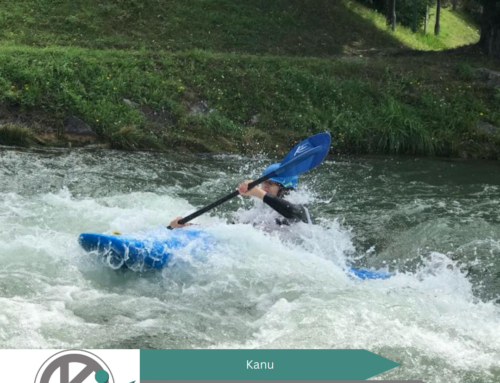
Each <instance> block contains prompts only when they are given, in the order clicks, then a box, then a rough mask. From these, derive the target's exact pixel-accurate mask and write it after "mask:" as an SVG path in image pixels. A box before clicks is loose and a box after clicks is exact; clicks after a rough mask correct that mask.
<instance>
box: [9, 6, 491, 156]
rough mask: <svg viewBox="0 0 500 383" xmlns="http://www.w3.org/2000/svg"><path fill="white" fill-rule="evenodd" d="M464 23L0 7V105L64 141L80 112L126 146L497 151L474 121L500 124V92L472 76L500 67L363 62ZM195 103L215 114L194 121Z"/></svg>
mask: <svg viewBox="0 0 500 383" xmlns="http://www.w3.org/2000/svg"><path fill="white" fill-rule="evenodd" d="M468 25H469V24H468V23H467V20H466V19H465V18H464V17H463V15H460V14H455V13H451V12H449V11H448V10H444V11H443V21H442V34H441V35H440V36H439V37H435V36H433V35H432V34H428V35H426V36H424V35H423V34H421V33H420V34H419V33H417V34H412V33H411V32H410V31H409V30H408V29H406V28H403V27H398V30H397V32H396V33H395V34H393V33H392V32H390V31H389V30H388V28H387V26H386V25H385V20H384V19H383V17H382V16H381V15H380V14H377V13H375V11H373V10H370V9H368V8H366V7H364V6H361V5H359V4H358V3H355V2H353V1H349V0H342V1H330V0H275V1H269V0H251V1H248V0H190V1H189V2H187V1H180V0H102V1H99V2H95V1H93V0H72V1H66V0H55V1H54V0H18V1H12V2H4V4H2V7H1V8H0V26H1V28H0V41H1V44H0V68H1V71H0V107H1V110H2V113H3V114H4V115H6V116H9V114H15V115H23V114H24V115H25V116H24V117H25V119H26V117H28V119H29V116H33V115H34V116H41V117H40V119H41V122H42V123H43V125H44V126H45V127H46V128H51V127H53V128H54V129H56V130H57V132H56V134H54V136H55V137H58V138H59V139H61V138H64V134H63V129H62V128H63V126H62V125H63V124H62V121H64V119H65V117H67V116H69V115H74V116H77V117H79V118H81V119H82V120H83V121H85V122H86V123H87V124H88V125H90V126H91V128H92V129H93V131H94V132H96V133H97V134H98V136H99V138H100V140H102V141H104V142H108V143H109V145H110V146H111V147H113V148H117V149H124V150H136V149H146V148H153V149H163V148H167V147H172V148H178V147H179V146H183V147H188V148H191V149H192V150H196V151H238V152H241V151H260V150H266V151H271V152H272V151H278V152H283V151H286V150H287V149H288V148H289V146H290V145H291V144H293V143H294V142H296V141H297V140H299V139H301V138H303V137H304V136H306V135H309V134H311V133H314V132H318V131H323V130H328V131H330V132H331V133H332V135H333V138H334V147H335V149H336V150H338V151H342V152H358V153H359V152H363V153H414V154H427V155H464V154H467V155H473V156H483V157H495V156H498V152H499V150H500V149H499V145H498V142H499V141H498V140H499V138H498V137H491V136H488V135H485V134H483V133H480V132H479V131H478V130H477V128H476V125H477V123H478V122H479V121H486V122H489V123H492V124H497V125H499V124H500V116H499V111H498V109H499V108H498V107H497V105H498V98H499V97H500V96H499V94H498V91H496V90H492V89H488V88H485V87H483V86H481V84H480V83H479V82H478V80H477V79H476V78H475V74H474V73H475V72H474V68H476V67H478V66H490V67H494V64H491V63H490V62H487V61H485V59H483V58H480V57H469V56H465V55H462V56H461V55H460V54H459V53H453V52H451V53H433V54H432V56H430V55H421V56H412V55H409V56H399V57H385V58H384V57H366V55H364V54H363V55H362V56H365V57H359V56H360V53H361V52H364V51H369V50H371V49H377V50H387V49H391V50H393V49H396V50H397V49H399V48H401V47H404V46H407V47H413V48H418V49H422V50H433V49H437V50H439V49H442V48H447V47H453V46H456V45H457V44H466V43H469V42H472V41H474V40H475V39H477V31H476V30H475V28H474V27H469V26H468ZM470 25H472V24H470ZM451 31H453V33H451ZM346 53H347V54H353V56H343V55H344V54H346ZM451 62H453V63H455V64H454V65H450V63H451ZM124 100H129V101H131V102H132V104H131V103H130V102H129V101H127V102H125V101H124ZM201 101H203V102H206V104H207V105H208V106H209V108H210V109H211V113H209V114H206V115H193V114H192V113H190V110H191V108H192V107H193V105H195V104H197V103H200V102H201ZM131 105H132V106H131ZM133 105H135V106H133ZM63 142H64V141H63ZM484 148H486V149H484Z"/></svg>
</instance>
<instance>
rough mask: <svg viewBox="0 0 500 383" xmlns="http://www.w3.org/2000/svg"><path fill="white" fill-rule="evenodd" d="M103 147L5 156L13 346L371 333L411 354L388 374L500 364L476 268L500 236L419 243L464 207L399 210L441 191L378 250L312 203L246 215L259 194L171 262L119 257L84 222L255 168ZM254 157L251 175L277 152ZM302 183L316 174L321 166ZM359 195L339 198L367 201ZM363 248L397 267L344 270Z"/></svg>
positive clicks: (306, 194) (499, 346) (494, 320)
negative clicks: (266, 225)
mask: <svg viewBox="0 0 500 383" xmlns="http://www.w3.org/2000/svg"><path fill="white" fill-rule="evenodd" d="M129 156H130V157H129ZM103 158H106V155H105V154H102V153H97V154H92V153H86V152H83V153H71V154H68V155H67V156H66V155H63V156H62V157H61V155H58V156H50V155H47V154H43V155H40V156H38V155H36V154H34V153H30V152H28V153H16V152H7V153H6V154H4V155H3V156H2V157H0V163H1V164H4V165H5V167H4V171H3V173H2V177H7V178H3V179H6V180H8V182H9V183H8V184H3V185H1V186H0V307H1V308H2V309H1V310H0V347H1V348H38V347H42V348H113V347H116V348H127V347H130V348H148V347H158V348H170V347H172V348H186V347H210V348H364V349H368V350H370V351H373V352H376V353H379V354H381V355H383V356H385V357H387V358H389V359H392V360H395V361H397V362H398V363H401V364H402V366H401V367H398V368H397V369H395V370H393V371H391V372H388V373H386V374H383V375H382V376H381V377H383V378H385V379H422V380H424V381H426V382H436V383H437V382H469V381H470V382H473V381H481V382H490V383H493V382H497V381H499V380H500V331H499V329H500V309H499V306H498V305H497V304H495V303H494V301H493V300H488V299H483V298H482V297H481V296H479V295H478V294H477V289H476V285H475V284H474V279H473V278H472V279H471V277H470V276H469V274H468V273H469V272H470V270H469V269H470V267H478V266H477V265H480V266H481V267H484V266H485V265H488V264H489V263H491V262H493V266H491V267H496V266H495V265H496V263H494V262H495V260H492V259H490V260H487V263H484V262H483V259H485V258H482V257H480V256H479V255H478V254H477V251H478V250H477V249H478V248H481V246H483V247H485V246H486V248H487V249H488V251H490V250H491V251H493V252H494V251H497V252H498V243H499V242H498V240H497V239H495V238H494V237H491V238H490V239H489V240H486V239H481V238H478V236H479V234H474V233H476V232H475V231H471V234H470V237H471V238H470V241H469V239H467V240H468V241H469V242H466V243H461V244H459V246H458V249H459V250H456V251H454V252H453V253H451V252H450V253H446V252H443V251H440V249H437V248H435V249H430V250H429V251H419V252H418V251H417V252H416V251H415V248H418V246H416V247H413V245H412V238H413V239H415V238H418V240H417V242H418V241H423V239H422V238H424V237H425V235H427V234H425V233H430V232H432V230H427V229H426V228H425V227H426V226H425V225H434V226H433V230H438V231H439V230H441V231H440V232H441V233H445V232H447V230H448V228H449V225H450V222H449V221H446V220H445V218H444V214H449V215H454V214H458V215H460V216H461V217H463V214H464V212H463V211H458V210H457V205H453V203H451V202H450V201H448V200H446V201H441V202H444V206H441V205H442V204H440V203H439V201H438V202H433V201H430V200H429V199H426V200H425V201H421V202H418V203H416V204H414V205H413V204H412V203H410V202H408V201H400V202H401V203H399V204H398V205H397V207H396V208H394V210H391V214H392V215H391V217H388V218H385V219H386V220H387V222H390V221H391V220H399V219H400V218H398V217H405V218H404V219H408V217H415V219H417V220H418V219H420V218H419V217H421V216H422V215H423V214H428V213H427V209H429V206H435V207H441V209H442V210H443V211H442V213H440V214H442V215H441V216H440V218H439V219H440V220H441V221H439V220H438V221H427V222H413V223H412V225H411V227H409V228H408V229H406V230H404V231H399V232H396V234H391V236H388V237H384V238H387V241H388V243H389V245H388V246H385V247H384V248H382V249H380V250H379V248H380V247H381V246H380V245H379V244H378V243H375V244H373V246H371V247H370V248H369V249H366V250H363V249H362V248H360V247H359V245H356V243H357V241H359V240H358V236H359V233H358V232H357V228H356V227H355V226H349V225H347V224H346V222H345V221H342V217H336V215H339V214H335V215H333V216H332V215H329V214H328V212H326V211H325V212H324V213H323V215H321V214H320V213H319V212H318V211H316V212H315V213H316V215H317V216H318V215H320V216H321V218H322V219H321V220H320V222H321V224H320V225H315V226H313V227H310V226H308V225H302V224H300V225H296V226H293V227H290V228H285V230H271V231H266V230H261V229H260V228H259V226H258V225H257V226H255V227H254V226H253V225H252V224H251V223H241V222H252V221H253V222H255V221H256V220H257V221H260V220H262V210H259V209H261V208H260V207H257V208H254V209H253V210H250V211H249V210H247V209H248V208H249V207H251V203H249V202H248V201H246V200H245V201H243V200H241V201H235V202H234V203H233V206H232V207H231V208H230V209H229V208H228V211H227V212H226V213H222V214H217V215H212V216H209V215H204V216H202V217H200V219H198V220H197V222H198V223H200V224H201V225H203V227H205V228H206V230H207V231H208V232H209V233H210V234H211V235H212V236H213V237H214V238H215V239H216V243H215V245H214V247H213V248H212V249H211V250H210V254H208V255H207V257H201V258H200V257H193V256H191V255H190V254H189V251H187V252H185V253H180V254H177V261H176V262H173V265H172V267H169V268H167V269H164V270H163V271H162V272H157V273H144V274H140V273H133V272H123V271H114V270H111V269H110V268H106V267H104V266H103V264H102V263H101V262H100V261H99V260H98V259H96V258H94V257H91V256H89V255H88V254H86V253H85V252H83V250H82V249H80V248H79V246H78V243H77V241H76V239H77V237H78V234H79V233H80V232H84V231H95V232H109V231H111V230H119V231H121V232H122V233H131V232H136V231H140V230H145V229H149V228H155V227H158V225H162V224H168V223H169V222H170V220H171V219H172V218H173V217H174V216H176V215H185V214H187V213H189V212H192V211H194V210H195V205H194V204H196V206H200V205H202V204H203V201H204V200H205V197H206V195H204V193H206V190H207V189H208V188H215V189H217V190H218V191H221V190H226V189H229V190H230V189H231V188H232V187H234V185H236V184H237V182H238V181H239V180H241V179H242V178H243V173H245V172H246V170H245V171H243V170H241V169H238V168H235V169H234V170H233V171H229V170H227V169H226V167H225V166H222V165H221V164H224V163H225V161H226V160H227V158H225V157H223V156H218V157H216V158H215V159H213V161H215V164H212V169H211V170H210V166H208V165H205V168H204V169H206V171H207V174H206V176H205V177H206V179H203V178H202V176H201V175H197V176H195V178H196V177H199V179H198V178H196V182H199V181H201V182H200V184H203V185H204V187H203V188H202V187H200V186H197V185H195V184H194V183H190V182H191V181H192V180H191V179H190V177H189V175H190V174H191V170H190V167H189V166H188V165H187V164H186V162H187V160H186V159H184V160H183V161H180V164H179V168H176V166H175V164H172V163H167V164H165V165H161V164H162V163H163V162H162V161H161V160H160V159H159V158H156V157H154V156H152V157H151V158H150V157H149V156H147V155H144V154H140V155H137V156H136V155H128V154H124V153H116V154H115V155H114V156H113V160H114V161H115V164H114V166H115V167H116V168H117V169H118V170H117V173H118V174H117V175H113V173H112V172H111V170H106V169H107V167H108V165H107V163H102V162H101V160H102V159H103ZM231 160H234V161H247V159H245V158H244V157H241V158H240V157H237V158H231ZM190 161H192V162H193V164H191V165H190V166H193V169H199V168H197V166H198V163H197V162H196V160H193V159H191V160H190ZM204 161H206V159H205V158H204V159H202V163H203V162H204ZM218 161H220V163H219V162H218ZM257 161H261V162H259V165H258V166H257V167H256V168H252V169H253V170H252V169H251V170H250V173H254V174H252V175H256V174H258V169H259V168H260V167H262V166H260V165H261V164H264V163H265V161H264V160H257ZM130 163H132V164H133V166H132V165H130ZM126 164H128V165H126ZM117 165H122V166H117ZM161 166H165V167H166V168H167V170H165V169H164V168H162V167H161ZM365 167H367V168H368V170H366V169H365ZM0 168H1V167H0ZM14 168H16V171H13V169H14ZM5 169H7V170H8V171H5ZM34 169H35V170H36V171H34ZM97 169H100V170H102V172H101V171H97ZM121 169H123V172H122V171H121ZM370 169H371V166H366V165H363V167H362V170H360V171H362V172H365V171H371V170H370ZM107 172H109V173H108V175H106V176H103V173H107ZM180 172H182V175H180V174H181V173H180ZM224 174H225V176H224ZM169 177H170V178H169ZM179 177H180V178H179ZM183 177H186V179H185V180H183ZM216 177H219V179H220V181H219V182H216V181H215V178H216ZM137 178H140V179H142V181H141V182H143V184H142V186H138V185H137V183H136V180H137ZM375 178H377V177H375ZM27 179H29V181H30V182H29V183H27ZM75 179H78V180H80V181H75ZM161 179H163V180H164V181H160V180H161ZM377 179H378V178H377ZM155 182H156V183H155ZM377 182H378V181H377ZM391 182H394V181H391ZM47 184H50V185H51V186H50V187H48V186H47ZM200 184H198V185H200ZM92 185H94V186H93V187H92ZM231 185H232V186H231ZM306 186H309V188H310V189H313V186H314V181H313V182H311V183H310V184H309V185H306ZM341 187H342V185H339V184H336V188H332V187H330V188H329V190H330V191H331V193H324V192H321V191H318V190H317V189H321V188H317V189H315V191H314V193H313V192H310V191H307V190H308V188H307V187H306V188H304V189H303V191H302V192H301V193H299V194H298V195H297V196H296V198H298V199H301V200H302V201H308V202H309V203H311V205H314V203H315V202H317V201H319V202H318V204H319V205H320V206H327V205H328V204H327V203H326V202H325V201H329V200H330V201H331V199H332V198H334V200H335V201H334V203H336V204H340V201H341V198H342V194H341V192H342V190H340V189H341ZM401 188H403V186H401ZM422 188H423V186H422ZM304 190H305V191H304ZM339 190H340V191H339ZM405 190H406V189H405ZM482 190H484V191H485V192H486V193H490V191H491V188H490V189H485V188H483V189H482ZM332 193H334V194H332ZM339 193H340V194H339ZM217 194H223V193H217ZM360 194H364V195H365V196H366V198H369V196H370V194H369V193H360ZM488 195H489V198H490V199H492V200H491V201H490V202H489V203H490V205H491V204H493V205H494V204H495V201H493V199H494V198H495V197H494V195H492V194H488ZM483 197H484V196H483ZM360 198H361V197H360ZM393 198H394V199H397V198H399V196H398V195H396V196H395V197H393ZM433 198H434V197H433ZM210 199H212V198H210ZM193 201H194V202H193ZM458 202H459V203H460V204H461V205H463V204H464V202H463V201H458ZM234 204H236V206H235V205H234ZM359 206H360V205H348V204H344V205H343V207H342V209H343V211H348V210H349V209H351V210H352V211H354V212H355V213H356V209H358V208H359ZM387 206H389V201H387ZM238 207H240V208H241V210H240V211H238V212H237V213H236V215H235V214H233V212H234V211H237V210H238ZM377 209H380V207H377ZM387 209H389V207H387ZM391 209H392V208H391ZM447 209H451V211H448V213H446V212H445V211H444V210H447ZM465 209H466V210H467V209H471V208H470V207H469V206H465ZM229 210H231V212H230V211H229ZM462 210H463V209H462ZM378 211H379V212H380V210H378ZM476 213H477V211H476ZM483 213H484V214H483V215H485V214H486V211H483ZM356 214H358V213H356ZM368 214H369V213H368ZM368 217H369V215H367V216H365V218H367V219H368ZM411 219H413V218H411ZM230 221H231V222H232V221H236V223H235V224H228V223H229V222H230ZM480 222H482V221H479V220H478V219H475V220H473V222H472V223H471V225H480ZM489 224H490V225H491V224H492V223H491V222H489ZM464 225H465V223H464ZM469 227H473V226H469ZM483 227H484V226H483ZM422 233H424V234H422ZM477 233H480V231H478V232H477ZM421 234H422V235H421ZM442 237H443V238H444V239H443V240H445V241H446V238H445V236H442ZM437 238H438V239H439V236H438V237H437ZM438 239H436V241H438ZM454 241H455V240H454ZM473 241H475V242H474V245H467V243H471V242H473ZM413 243H415V242H413ZM419 243H420V242H419ZM422 243H423V242H422ZM429 243H432V242H426V244H429ZM403 244H405V246H406V247H403ZM442 244H443V243H442V242H439V243H438V245H442ZM391 246H392V247H391ZM495 246H496V247H495ZM437 247H439V246H437ZM402 248H404V249H406V253H405V252H402V251H401V249H402ZM474 249H475V250H474ZM495 249H496V250H495ZM474 251H476V254H475V255H474ZM457 254H459V255H460V254H461V258H460V259H457ZM481 254H482V253H481ZM494 254H497V253H494ZM396 256H398V257H399V258H401V259H405V260H408V261H409V262H407V263H405V265H406V266H407V267H401V268H400V266H402V265H403V263H397V262H396V263H394V262H393V260H395V259H396ZM353 262H354V263H355V264H358V263H359V264H366V265H368V266H371V265H376V266H377V267H381V266H384V265H385V266H386V267H387V266H389V268H390V269H391V271H393V272H395V276H394V277H392V278H390V279H388V280H374V281H362V280H359V279H356V278H353V277H350V276H349V275H347V274H346V272H345V270H346V268H347V265H349V264H350V263H353ZM384 262H385V263H384ZM474 262H476V263H474ZM408 264H411V265H412V266H411V267H410V266H408ZM474 265H475V266H474ZM485 281H486V282H485V283H493V282H491V281H489V280H488V279H486V280H485Z"/></svg>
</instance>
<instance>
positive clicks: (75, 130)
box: [64, 116, 97, 138]
mask: <svg viewBox="0 0 500 383" xmlns="http://www.w3.org/2000/svg"><path fill="white" fill-rule="evenodd" d="M64 134H66V135H70V136H80V137H88V138H96V137H97V135H96V134H95V133H94V132H93V131H92V129H91V128H90V126H88V125H87V124H86V123H85V122H83V121H82V120H80V119H79V118H78V117H75V116H68V117H66V118H65V119H64Z"/></svg>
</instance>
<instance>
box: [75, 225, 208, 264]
mask: <svg viewBox="0 0 500 383" xmlns="http://www.w3.org/2000/svg"><path fill="white" fill-rule="evenodd" d="M78 242H79V244H80V246H81V247H82V248H83V249H84V250H85V251H87V252H92V253H95V254H97V255H98V256H99V257H100V258H101V259H102V260H104V261H105V263H106V264H107V265H108V266H110V267H111V268H113V269H119V268H124V267H126V268H129V269H132V270H138V271H143V270H147V269H155V270H161V269H163V268H165V267H166V266H167V265H168V263H169V261H170V259H171V257H172V255H173V254H174V253H179V252H184V253H186V254H191V255H194V254H197V253H199V252H200V251H203V250H206V249H208V247H209V245H210V243H211V238H210V236H209V235H208V234H207V233H206V232H203V231H202V230H199V229H176V230H167V229H166V228H164V229H158V230H154V231H151V232H144V233H136V234H131V235H114V234H100V233H82V234H80V236H79V237H78Z"/></svg>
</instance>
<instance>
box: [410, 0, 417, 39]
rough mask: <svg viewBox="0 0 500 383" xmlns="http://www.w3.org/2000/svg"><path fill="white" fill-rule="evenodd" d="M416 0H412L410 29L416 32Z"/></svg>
mask: <svg viewBox="0 0 500 383" xmlns="http://www.w3.org/2000/svg"><path fill="white" fill-rule="evenodd" d="M417 1H418V0H413V12H412V13H413V15H412V22H411V31H412V32H413V33H416V32H417Z"/></svg>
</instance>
